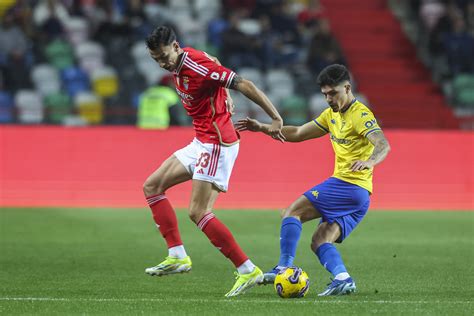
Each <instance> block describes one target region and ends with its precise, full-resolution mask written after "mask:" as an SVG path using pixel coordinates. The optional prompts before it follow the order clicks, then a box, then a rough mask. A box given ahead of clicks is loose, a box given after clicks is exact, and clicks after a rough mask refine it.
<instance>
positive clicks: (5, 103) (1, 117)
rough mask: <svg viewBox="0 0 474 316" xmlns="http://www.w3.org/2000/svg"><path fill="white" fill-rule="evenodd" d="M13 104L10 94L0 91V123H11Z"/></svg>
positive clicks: (12, 119)
mask: <svg viewBox="0 0 474 316" xmlns="http://www.w3.org/2000/svg"><path fill="white" fill-rule="evenodd" d="M13 113H14V104H13V98H12V96H11V95H10V94H9V93H8V92H5V91H0V123H13V121H14V115H13Z"/></svg>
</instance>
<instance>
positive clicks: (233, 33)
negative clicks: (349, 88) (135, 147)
mask: <svg viewBox="0 0 474 316" xmlns="http://www.w3.org/2000/svg"><path fill="white" fill-rule="evenodd" d="M338 1H339V0H333V1H331V2H330V1H319V0H299V1H298V0H293V1H290V0H287V1H285V0H240V1H237V0H168V1H166V0H162V1H160V0H0V17H1V25H0V69H1V72H0V123H4V124H8V123H21V124H63V125H96V124H130V125H133V124H136V125H138V126H140V127H143V128H166V127H167V126H168V125H170V124H171V125H189V124H190V120H189V118H188V117H187V116H186V114H185V112H184V109H183V108H182V107H181V106H179V105H180V104H179V102H180V101H179V99H178V97H177V95H176V93H175V92H174V89H173V88H172V81H171V80H170V76H169V74H168V73H167V72H166V71H164V70H161V69H160V68H159V67H158V65H157V64H156V63H155V62H154V61H153V60H152V59H151V58H150V57H149V56H148V52H147V50H146V46H145V43H144V39H145V37H146V36H147V35H148V34H149V33H150V32H151V31H152V30H153V29H154V28H155V27H156V26H159V25H163V24H166V25H170V26H172V27H174V28H175V30H176V32H177V35H178V39H179V42H180V44H181V46H192V47H195V48H197V49H200V50H204V51H206V52H208V53H209V54H211V55H214V56H216V57H218V58H219V60H220V61H221V62H222V64H224V65H225V66H227V67H229V68H232V69H233V70H235V71H236V72H238V73H239V75H241V76H242V77H244V78H247V79H249V80H252V81H253V82H254V83H255V84H256V85H257V86H258V87H260V88H261V89H262V90H264V91H265V92H266V93H267V95H268V96H269V98H270V99H271V100H272V101H273V103H274V104H275V105H276V106H277V108H278V109H279V110H280V111H281V113H282V114H283V117H284V119H285V122H286V124H301V123H304V122H306V121H307V120H309V119H310V118H311V117H314V116H316V115H318V114H319V113H320V112H321V111H322V110H323V109H324V108H325V107H326V106H327V105H326V103H325V101H324V98H323V97H322V96H321V95H320V93H319V89H318V87H317V86H316V84H315V78H316V76H317V75H318V73H319V71H320V70H321V69H323V68H324V67H325V66H327V65H329V64H332V63H341V64H346V65H347V66H348V67H349V68H351V66H352V65H351V62H350V58H347V57H348V53H347V52H346V51H345V50H344V49H343V45H341V43H340V41H339V38H338V37H337V36H335V35H334V32H333V31H332V26H334V25H335V24H337V23H338V20H335V19H331V18H330V16H328V15H327V7H328V6H329V5H333V4H334V3H337V2H338ZM364 1H366V0H364ZM364 1H360V2H361V3H363V2H364ZM340 2H341V3H343V2H346V3H347V2H348V1H347V0H340ZM366 2H367V1H366ZM372 2H374V1H372ZM378 2H380V1H378ZM383 2H384V3H386V5H385V6H386V7H387V8H389V9H390V10H391V11H392V12H393V13H394V14H395V16H396V17H397V19H398V21H399V23H400V25H401V26H402V28H403V30H404V31H405V33H406V34H407V35H408V37H409V38H410V40H411V41H412V43H413V44H414V45H415V47H416V56H417V58H418V59H419V60H421V61H422V63H423V65H424V67H425V68H426V67H427V68H428V69H429V72H428V73H429V74H430V76H431V78H430V81H432V82H433V83H434V84H436V85H437V86H438V87H440V92H442V93H443V96H444V102H445V103H446V104H449V105H450V106H451V109H450V111H452V112H453V113H454V114H455V115H456V116H472V115H473V110H474V39H473V35H474V1H469V0H444V1H443V0H415V1H411V0H401V1H383ZM330 3H332V4H330ZM377 5H378V4H377ZM344 14H345V16H346V17H347V19H363V17H358V16H357V15H351V12H350V11H348V12H346V13H344ZM365 22H370V21H365ZM351 31H352V30H350V29H348V30H347V32H348V33H350V32H351ZM357 44H358V45H360V46H364V45H366V44H367V43H364V42H360V43H357ZM387 65H388V64H387ZM368 67H370V66H368ZM354 87H355V90H356V92H357V89H358V77H357V76H354ZM361 91H363V92H364V93H365V91H364V90H362V89H361ZM398 93H399V94H403V93H404V91H398ZM232 95H233V98H234V103H235V104H236V114H235V119H239V118H241V117H245V116H248V115H250V116H253V117H257V118H262V115H263V117H265V115H264V113H263V112H262V111H261V110H259V109H258V108H257V107H256V106H255V105H254V104H252V103H251V102H250V101H248V100H246V99H245V98H244V97H242V96H241V95H239V94H235V93H232ZM357 97H358V98H360V99H361V100H362V101H363V102H366V103H368V105H369V106H370V105H371V103H372V98H371V97H370V95H369V94H367V96H364V95H363V94H360V93H357ZM375 100H376V99H375ZM374 103H376V102H374ZM376 114H377V112H376ZM392 127H397V126H396V125H395V126H392ZM434 127H436V126H434ZM464 127H465V128H472V126H464Z"/></svg>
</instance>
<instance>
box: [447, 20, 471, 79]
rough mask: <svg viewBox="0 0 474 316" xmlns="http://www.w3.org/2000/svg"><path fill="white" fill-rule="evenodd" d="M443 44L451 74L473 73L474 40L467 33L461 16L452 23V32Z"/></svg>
mask: <svg viewBox="0 0 474 316" xmlns="http://www.w3.org/2000/svg"><path fill="white" fill-rule="evenodd" d="M443 42H444V48H445V50H446V56H447V58H448V63H449V66H450V69H451V72H452V74H453V75H457V74H459V73H474V57H473V56H474V38H473V36H472V35H471V34H469V33H468V32H467V30H466V23H465V21H464V18H463V16H462V15H460V16H459V17H458V18H457V19H455V20H454V21H453V31H452V32H450V33H447V34H446V35H445V37H444V41H443Z"/></svg>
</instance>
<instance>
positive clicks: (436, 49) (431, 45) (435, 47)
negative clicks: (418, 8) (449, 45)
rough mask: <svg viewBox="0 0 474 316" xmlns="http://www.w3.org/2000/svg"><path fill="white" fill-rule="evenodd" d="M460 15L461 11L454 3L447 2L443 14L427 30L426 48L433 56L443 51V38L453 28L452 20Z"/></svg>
mask: <svg viewBox="0 0 474 316" xmlns="http://www.w3.org/2000/svg"><path fill="white" fill-rule="evenodd" d="M460 15H461V11H460V10H459V7H458V6H457V5H456V3H455V2H451V3H449V4H448V6H447V8H446V11H445V13H444V15H443V16H442V17H440V18H439V19H438V21H437V23H436V25H435V26H434V27H433V28H432V29H431V31H430V32H429V40H428V41H429V42H428V50H429V52H430V53H431V54H432V55H433V56H439V55H441V54H443V53H444V44H443V38H444V36H445V34H446V33H450V32H451V31H452V30H453V21H454V20H455V19H457V18H459V16H460Z"/></svg>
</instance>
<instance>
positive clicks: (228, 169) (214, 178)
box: [174, 138, 239, 192]
mask: <svg viewBox="0 0 474 316" xmlns="http://www.w3.org/2000/svg"><path fill="white" fill-rule="evenodd" d="M238 153H239V143H236V144H234V145H232V146H222V145H221V144H211V143H202V142H200V141H199V140H198V139H196V138H194V139H193V141H192V142H191V143H190V144H189V145H187V146H186V147H184V148H181V149H179V150H177V151H176V152H175V153H174V155H175V156H176V158H178V160H179V162H181V164H183V166H184V167H185V168H186V170H187V171H188V172H189V174H191V175H192V176H193V179H195V180H201V181H206V182H210V183H212V184H214V185H215V186H216V188H217V189H218V190H220V191H222V192H227V190H228V187H229V179H230V175H231V174H232V169H233V167H234V163H235V160H236V159H237V155H238ZM198 162H199V166H196V163H198Z"/></svg>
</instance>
